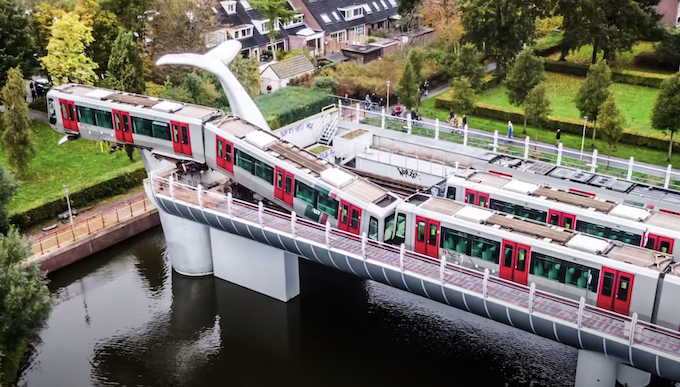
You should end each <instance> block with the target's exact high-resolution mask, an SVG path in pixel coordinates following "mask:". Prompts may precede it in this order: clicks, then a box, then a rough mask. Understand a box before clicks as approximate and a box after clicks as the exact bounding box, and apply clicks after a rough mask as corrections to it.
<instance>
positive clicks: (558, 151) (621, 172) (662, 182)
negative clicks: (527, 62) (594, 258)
mask: <svg viewBox="0 0 680 387" xmlns="http://www.w3.org/2000/svg"><path fill="white" fill-rule="evenodd" d="M338 107H339V110H340V118H341V119H343V120H345V121H353V122H356V123H362V124H367V125H372V126H376V127H380V128H381V129H391V130H396V131H400V132H404V133H408V134H415V135H418V136H423V137H429V138H434V139H435V140H442V141H448V142H452V143H457V144H462V145H464V146H472V147H476V148H482V149H487V150H490V151H492V152H494V153H498V154H504V155H509V156H513V157H520V158H523V159H525V160H530V159H531V160H539V161H543V162H546V163H550V164H555V165H562V166H566V167H572V168H576V169H580V170H586V171H590V172H593V173H600V174H603V175H610V176H614V177H617V178H619V179H625V180H629V181H634V182H639V183H643V184H649V185H655V186H660V187H664V188H670V189H674V190H680V172H678V171H674V170H673V167H672V165H670V164H669V165H668V166H667V167H666V168H658V167H655V166H651V165H647V164H643V163H636V162H635V159H634V158H633V157H631V158H630V159H629V160H622V159H617V158H610V157H607V156H603V155H600V154H599V153H598V151H597V149H595V150H593V151H592V152H585V151H584V152H579V151H576V150H572V149H565V148H563V147H562V143H560V144H558V145H557V146H554V145H548V144H544V143H539V142H536V141H531V138H530V137H529V136H527V137H525V138H524V139H517V138H507V137H506V136H504V135H501V136H499V135H498V131H494V132H493V133H490V132H484V131H480V130H475V129H468V128H467V127H464V128H454V127H453V126H451V125H450V124H449V123H448V122H440V121H439V120H438V119H435V120H434V122H427V121H415V120H411V119H410V117H408V115H407V116H406V117H404V118H400V117H392V116H391V114H389V113H387V112H385V110H384V109H382V110H379V109H370V108H369V109H366V107H365V104H364V103H363V102H360V103H356V104H355V105H354V106H345V105H343V101H342V100H341V99H339V100H338Z"/></svg>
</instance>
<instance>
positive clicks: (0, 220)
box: [0, 164, 17, 234]
mask: <svg viewBox="0 0 680 387" xmlns="http://www.w3.org/2000/svg"><path fill="white" fill-rule="evenodd" d="M16 192H17V183H16V181H15V180H14V177H13V176H12V174H11V173H10V172H9V171H7V170H5V168H4V167H3V166H2V164H0V234H2V233H4V232H5V231H7V227H8V225H9V224H8V221H9V211H8V210H7V205H8V204H9V202H10V200H12V197H13V196H14V194H15V193H16Z"/></svg>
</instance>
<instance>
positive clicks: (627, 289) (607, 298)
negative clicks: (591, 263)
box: [597, 266, 633, 316]
mask: <svg viewBox="0 0 680 387" xmlns="http://www.w3.org/2000/svg"><path fill="white" fill-rule="evenodd" d="M632 291H633V275H632V274H628V273H626V272H623V271H618V270H614V269H610V268H608V267H604V266H603V267H602V273H601V274H600V289H599V290H598V294H597V307H598V308H602V309H607V310H611V311H614V312H616V313H620V314H623V315H626V316H627V315H628V313H629V311H630V297H631V295H632Z"/></svg>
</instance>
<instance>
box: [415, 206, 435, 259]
mask: <svg viewBox="0 0 680 387" xmlns="http://www.w3.org/2000/svg"><path fill="white" fill-rule="evenodd" d="M413 246H414V248H415V251H416V253H420V254H424V255H429V256H430V257H434V258H439V222H437V221H434V220H430V219H427V218H423V217H422V216H416V232H415V241H414V243H413Z"/></svg>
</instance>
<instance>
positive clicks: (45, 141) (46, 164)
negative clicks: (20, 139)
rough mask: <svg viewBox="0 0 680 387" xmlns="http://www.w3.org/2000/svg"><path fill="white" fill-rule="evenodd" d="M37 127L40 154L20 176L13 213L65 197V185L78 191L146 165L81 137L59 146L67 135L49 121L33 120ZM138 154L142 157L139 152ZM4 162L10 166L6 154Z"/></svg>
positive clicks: (36, 135)
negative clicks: (54, 127) (52, 126)
mask: <svg viewBox="0 0 680 387" xmlns="http://www.w3.org/2000/svg"><path fill="white" fill-rule="evenodd" d="M33 129H34V137H33V143H34V144H35V150H36V157H35V159H33V162H32V163H31V166H30V168H29V170H28V173H27V176H26V177H25V178H23V179H19V178H18V177H17V179H18V180H20V181H19V184H20V185H19V189H18V190H17V195H16V196H15V197H14V198H13V199H12V201H11V202H10V204H9V210H10V212H11V213H19V212H23V211H26V210H28V209H31V208H35V207H38V206H40V205H42V204H44V203H47V202H50V201H53V200H55V199H57V198H59V197H63V196H64V189H63V187H62V186H63V185H64V184H68V185H69V190H70V192H76V191H79V190H81V189H83V188H85V187H89V186H92V185H94V184H96V183H99V182H102V181H105V180H109V179H111V178H113V177H116V176H119V175H122V174H124V173H126V172H130V171H133V170H135V169H138V168H140V167H141V166H142V162H141V161H135V162H130V161H129V160H128V158H127V155H126V154H125V152H123V151H119V152H115V153H113V154H109V152H108V147H107V146H106V145H101V144H102V143H98V142H94V141H88V140H82V139H81V140H77V141H69V142H66V143H65V144H62V145H57V142H58V141H59V139H60V138H61V137H62V136H63V135H62V134H61V133H58V132H56V131H55V130H54V129H52V128H51V127H50V126H49V125H48V124H46V123H43V122H39V121H33ZM100 145H101V147H100ZM101 149H103V152H102V151H101ZM135 157H136V160H139V155H137V154H136V153H135ZM0 163H2V164H3V165H5V166H6V165H7V157H6V155H4V154H2V153H0Z"/></svg>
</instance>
